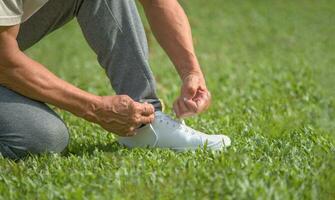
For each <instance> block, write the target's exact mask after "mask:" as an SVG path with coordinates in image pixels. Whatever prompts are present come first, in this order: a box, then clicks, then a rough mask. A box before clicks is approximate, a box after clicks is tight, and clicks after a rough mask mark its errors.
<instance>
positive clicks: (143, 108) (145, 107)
mask: <svg viewBox="0 0 335 200" xmlns="http://www.w3.org/2000/svg"><path fill="white" fill-rule="evenodd" d="M136 106H137V108H138V110H139V112H140V114H141V115H143V116H150V115H152V114H154V113H155V108H154V106H153V105H151V104H148V103H137V105H136Z"/></svg>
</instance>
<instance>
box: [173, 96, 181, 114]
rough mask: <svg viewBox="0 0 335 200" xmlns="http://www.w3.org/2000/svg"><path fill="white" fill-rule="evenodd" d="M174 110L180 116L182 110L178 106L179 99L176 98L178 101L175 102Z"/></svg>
mask: <svg viewBox="0 0 335 200" xmlns="http://www.w3.org/2000/svg"><path fill="white" fill-rule="evenodd" d="M173 111H174V113H175V114H176V116H177V117H179V115H180V110H179V107H178V100H176V101H175V102H174V103H173Z"/></svg>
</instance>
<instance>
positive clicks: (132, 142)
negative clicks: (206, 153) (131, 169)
mask: <svg viewBox="0 0 335 200" xmlns="http://www.w3.org/2000/svg"><path fill="white" fill-rule="evenodd" d="M136 132H137V133H136V135H135V136H132V137H119V138H118V142H119V143H120V144H122V145H125V146H127V147H129V148H134V147H151V148H155V147H156V148H170V149H172V150H175V151H187V150H196V149H198V148H203V147H204V146H206V148H207V149H210V150H221V149H222V148H223V147H228V146H230V143H231V141H230V139H229V137H227V136H225V135H207V134H204V133H201V132H199V131H196V130H194V129H192V128H190V127H188V126H187V125H185V124H183V123H181V122H179V121H176V120H173V119H172V118H170V117H169V116H167V115H166V114H164V113H162V112H160V111H157V112H155V120H154V122H153V123H152V124H148V125H146V126H144V127H142V128H140V129H138V130H137V131H136Z"/></svg>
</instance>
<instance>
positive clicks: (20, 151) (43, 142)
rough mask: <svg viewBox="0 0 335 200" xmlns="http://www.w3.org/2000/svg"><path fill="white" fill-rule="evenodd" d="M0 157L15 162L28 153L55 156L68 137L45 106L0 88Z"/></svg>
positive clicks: (56, 118) (63, 128) (58, 121)
mask: <svg viewBox="0 0 335 200" xmlns="http://www.w3.org/2000/svg"><path fill="white" fill-rule="evenodd" d="M0 110H1V112H0V154H2V156H4V157H8V158H11V159H19V158H22V157H24V156H26V155H27V154H28V153H33V154H36V153H44V152H55V153H59V152H61V151H63V150H64V149H65V147H66V146H67V144H68V141H69V134H68V131H67V128H66V126H65V124H64V123H63V121H62V120H61V119H60V118H59V117H58V116H57V114H56V113H55V112H53V111H52V110H51V109H50V108H49V107H48V106H47V105H45V104H43V103H40V102H37V101H34V100H31V99H28V98H26V97H24V96H22V95H19V94H17V93H15V92H13V91H11V90H9V89H7V88H5V87H2V86H0Z"/></svg>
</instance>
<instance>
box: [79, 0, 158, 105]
mask: <svg viewBox="0 0 335 200" xmlns="http://www.w3.org/2000/svg"><path fill="white" fill-rule="evenodd" d="M77 20H78V22H79V25H80V27H81V29H82V31H83V33H84V36H85V38H86V40H87V41H88V43H89V45H90V46H91V47H92V49H93V50H94V51H95V53H96V54H97V56H98V61H99V63H100V65H101V66H102V67H104V69H105V70H106V73H107V75H108V77H109V79H110V80H111V83H112V86H113V88H114V90H115V91H116V93H117V94H127V95H129V96H130V97H131V98H133V99H134V100H136V101H146V102H149V103H152V104H153V105H154V106H155V108H156V109H157V110H161V103H160V101H159V100H158V98H157V95H156V91H155V80H154V77H153V75H152V72H151V70H150V67H149V63H148V46H147V41H146V36H145V32H144V29H143V26H142V22H141V19H140V17H139V15H138V12H137V8H136V4H135V2H134V0H95V1H90V0H83V3H82V5H81V7H80V8H79V10H78V15H77Z"/></svg>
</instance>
